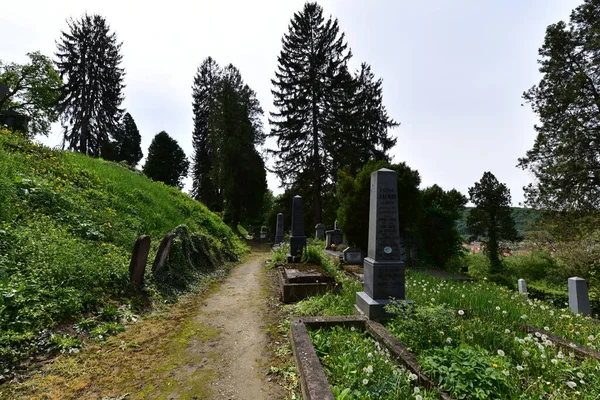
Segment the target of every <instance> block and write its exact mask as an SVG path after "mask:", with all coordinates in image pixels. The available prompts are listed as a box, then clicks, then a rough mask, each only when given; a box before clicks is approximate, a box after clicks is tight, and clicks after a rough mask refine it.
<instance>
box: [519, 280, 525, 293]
mask: <svg viewBox="0 0 600 400" xmlns="http://www.w3.org/2000/svg"><path fill="white" fill-rule="evenodd" d="M518 283H519V293H521V294H527V282H525V279H519V280H518Z"/></svg>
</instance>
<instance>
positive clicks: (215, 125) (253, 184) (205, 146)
mask: <svg viewBox="0 0 600 400" xmlns="http://www.w3.org/2000/svg"><path fill="white" fill-rule="evenodd" d="M193 108H194V135H193V143H194V170H193V178H194V182H193V191H194V192H193V195H194V196H195V197H196V198H197V199H199V200H201V201H205V203H206V204H207V206H208V207H209V208H211V209H212V210H214V211H224V220H225V221H226V222H227V223H229V224H230V225H231V226H234V227H235V226H237V224H238V222H240V221H243V220H245V219H247V218H251V217H253V216H255V215H256V214H257V213H259V212H260V210H261V206H262V201H263V198H264V194H265V192H266V190H267V184H266V171H265V165H264V161H263V159H262V157H261V155H260V154H259V153H258V151H257V150H256V146H259V145H261V144H262V143H263V142H264V139H265V135H264V133H263V127H262V122H261V119H260V117H261V116H262V114H263V111H262V109H261V107H260V104H259V103H258V100H257V99H256V94H255V93H254V91H252V89H250V87H249V86H248V85H246V84H245V83H244V81H243V79H242V77H241V74H240V72H239V71H238V69H237V68H235V67H234V66H233V65H231V64H230V65H228V66H227V67H225V68H224V69H221V68H220V67H219V66H218V65H217V64H216V62H215V61H214V60H213V59H212V58H210V57H209V58H207V59H206V60H205V61H204V62H203V64H202V65H201V66H200V68H198V72H197V74H196V77H195V79H194V86H193Z"/></svg>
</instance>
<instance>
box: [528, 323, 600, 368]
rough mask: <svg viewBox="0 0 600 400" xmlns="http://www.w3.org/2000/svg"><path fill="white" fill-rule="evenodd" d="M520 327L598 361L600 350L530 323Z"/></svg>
mask: <svg viewBox="0 0 600 400" xmlns="http://www.w3.org/2000/svg"><path fill="white" fill-rule="evenodd" d="M522 328H523V330H524V331H525V332H526V333H536V332H538V333H540V334H542V335H546V336H547V337H548V339H549V340H551V341H552V342H553V343H556V344H557V345H558V346H560V347H562V348H565V349H568V350H569V351H572V352H573V353H575V354H576V355H578V356H579V357H590V358H595V359H596V360H598V361H600V352H599V351H596V350H594V349H590V348H589V347H586V346H583V345H580V344H579V343H575V342H572V341H570V340H568V339H565V338H563V337H561V336H557V335H555V334H553V333H550V332H546V331H545V330H543V329H539V328H536V327H534V326H531V325H524V326H523V327H522Z"/></svg>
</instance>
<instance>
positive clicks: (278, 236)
mask: <svg viewBox="0 0 600 400" xmlns="http://www.w3.org/2000/svg"><path fill="white" fill-rule="evenodd" d="M279 243H283V214H282V213H279V214H277V226H275V244H279Z"/></svg>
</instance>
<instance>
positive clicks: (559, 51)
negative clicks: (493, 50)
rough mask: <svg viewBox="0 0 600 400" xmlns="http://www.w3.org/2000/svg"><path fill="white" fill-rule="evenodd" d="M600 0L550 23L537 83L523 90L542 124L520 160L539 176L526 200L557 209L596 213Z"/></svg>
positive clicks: (599, 191)
mask: <svg viewBox="0 0 600 400" xmlns="http://www.w3.org/2000/svg"><path fill="white" fill-rule="evenodd" d="M599 15H600V1H599V0H585V1H584V3H583V4H582V5H581V6H579V7H577V8H576V9H575V10H573V12H572V14H571V18H570V22H569V23H568V24H566V23H565V22H562V21H561V22H558V23H556V24H553V25H550V26H548V28H547V29H546V37H545V40H544V44H543V45H542V47H541V48H540V49H539V55H540V59H539V61H538V62H539V63H540V72H541V73H542V78H541V81H540V82H539V84H538V85H536V86H533V87H532V88H531V89H529V90H528V91H527V92H525V93H524V95H523V97H524V99H525V100H526V101H527V102H529V103H530V104H531V107H532V109H533V111H534V112H535V113H536V114H537V116H538V118H539V121H540V124H539V125H536V126H535V130H536V131H537V138H536V140H535V143H534V145H533V148H532V149H531V150H529V151H528V152H527V155H526V156H525V157H524V158H522V159H520V160H519V166H520V167H522V168H524V169H529V170H530V171H532V172H533V174H534V175H535V177H536V178H537V182H536V183H535V184H532V185H529V186H528V187H526V188H525V192H526V196H527V202H528V204H530V205H532V206H536V207H538V208H544V209H550V210H556V211H571V210H577V211H595V212H598V211H600V157H599V156H598V154H600V58H599V57H598V54H599V53H600V18H599Z"/></svg>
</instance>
